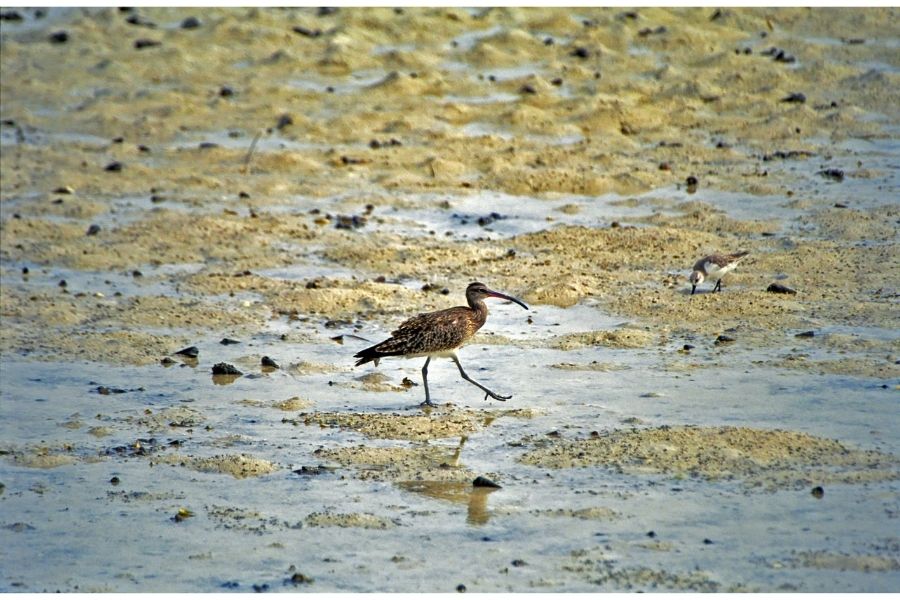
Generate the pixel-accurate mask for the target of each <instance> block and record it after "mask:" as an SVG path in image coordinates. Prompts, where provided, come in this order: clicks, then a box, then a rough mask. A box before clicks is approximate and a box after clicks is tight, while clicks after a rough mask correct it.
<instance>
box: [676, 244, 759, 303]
mask: <svg viewBox="0 0 900 600" xmlns="http://www.w3.org/2000/svg"><path fill="white" fill-rule="evenodd" d="M748 254H750V253H749V252H747V251H744V252H735V253H734V254H710V255H709V256H704V257H703V258H701V259H700V260H698V261H697V262H696V263H695V264H694V272H693V273H691V276H690V280H691V296H693V295H694V292H695V291H697V286H698V285H700V284H701V283H703V280H704V279H707V278H709V279H715V280H716V286H715V287H714V288H713V291H714V292H717V291H718V292H720V291H722V277H724V276H725V273H728V272H729V271H731V270H732V269H734V268H735V267H736V266H737V264H738V262H740V260H741V259H742V258H744V257H745V256H747V255H748Z"/></svg>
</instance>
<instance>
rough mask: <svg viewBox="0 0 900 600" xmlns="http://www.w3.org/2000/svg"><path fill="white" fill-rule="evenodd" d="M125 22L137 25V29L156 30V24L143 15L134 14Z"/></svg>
mask: <svg viewBox="0 0 900 600" xmlns="http://www.w3.org/2000/svg"><path fill="white" fill-rule="evenodd" d="M125 22H126V23H128V24H129V25H135V26H137V27H146V28H147V29H156V23H154V22H153V21H150V20H148V19H145V18H144V17H142V16H141V15H139V14H137V13H132V14H130V15H128V16H127V17H126V18H125Z"/></svg>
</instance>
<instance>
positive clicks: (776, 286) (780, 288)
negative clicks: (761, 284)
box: [766, 283, 797, 294]
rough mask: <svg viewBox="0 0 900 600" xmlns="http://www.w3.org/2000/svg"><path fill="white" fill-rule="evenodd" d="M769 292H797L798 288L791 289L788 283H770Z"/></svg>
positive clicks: (767, 289)
mask: <svg viewBox="0 0 900 600" xmlns="http://www.w3.org/2000/svg"><path fill="white" fill-rule="evenodd" d="M766 291H767V292H771V293H773V294H796V293H797V290H794V289H791V288H789V287H788V286H786V285H781V284H780V283H770V284H769V287H767V288H766Z"/></svg>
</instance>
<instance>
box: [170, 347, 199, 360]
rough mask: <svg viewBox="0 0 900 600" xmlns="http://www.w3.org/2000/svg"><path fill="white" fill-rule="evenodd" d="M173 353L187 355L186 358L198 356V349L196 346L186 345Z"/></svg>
mask: <svg viewBox="0 0 900 600" xmlns="http://www.w3.org/2000/svg"><path fill="white" fill-rule="evenodd" d="M175 354H180V355H181V356H187V357H188V358H197V357H198V356H200V349H199V348H197V346H188V347H187V348H182V349H181V350H179V351H178V352H176V353H175Z"/></svg>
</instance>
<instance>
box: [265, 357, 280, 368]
mask: <svg viewBox="0 0 900 600" xmlns="http://www.w3.org/2000/svg"><path fill="white" fill-rule="evenodd" d="M261 362H262V366H264V367H268V368H270V369H278V368H280V367H279V366H278V363H276V362H275V361H274V360H272V359H271V358H269V357H268V356H263V357H262V361H261Z"/></svg>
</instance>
